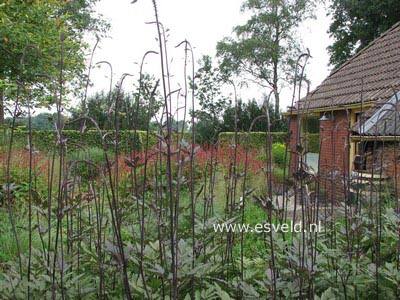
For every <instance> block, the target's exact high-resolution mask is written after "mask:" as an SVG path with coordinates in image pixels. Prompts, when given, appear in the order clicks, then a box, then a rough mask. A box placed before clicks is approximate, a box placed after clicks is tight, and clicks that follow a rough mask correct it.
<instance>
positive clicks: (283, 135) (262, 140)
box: [218, 132, 288, 148]
mask: <svg viewBox="0 0 400 300" xmlns="http://www.w3.org/2000/svg"><path fill="white" fill-rule="evenodd" d="M247 134H248V133H245V132H239V133H238V144H239V145H241V146H244V145H245V144H246V143H249V144H248V146H249V148H265V145H266V138H267V133H266V132H251V133H250V139H249V140H248V139H247ZM234 135H235V133H234V132H221V133H220V134H219V135H218V141H219V143H220V145H231V144H232V142H233V140H234ZM270 137H271V138H272V143H283V144H286V143H287V140H288V133H287V132H271V133H270Z"/></svg>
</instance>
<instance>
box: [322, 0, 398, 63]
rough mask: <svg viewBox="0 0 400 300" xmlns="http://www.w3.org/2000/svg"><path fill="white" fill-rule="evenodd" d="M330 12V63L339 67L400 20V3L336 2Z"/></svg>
mask: <svg viewBox="0 0 400 300" xmlns="http://www.w3.org/2000/svg"><path fill="white" fill-rule="evenodd" d="M329 13H330V14H331V15H332V18H333V21H332V23H331V25H330V27H329V33H330V35H331V36H332V37H333V39H334V42H333V44H332V45H331V46H329V47H328V50H329V53H330V63H331V64H332V65H333V66H336V67H338V66H339V65H341V64H342V63H344V62H346V61H347V60H348V59H349V58H350V57H351V56H353V55H354V54H356V53H357V52H358V51H360V50H361V49H362V48H364V47H365V46H367V45H368V44H369V43H370V42H372V41H373V40H374V39H375V38H377V37H378V36H379V35H380V34H381V33H383V32H385V31H386V30H388V29H389V28H390V27H391V26H392V25H393V24H395V23H396V22H399V21H400V1H398V0H380V1H376V0H333V1H332V2H331V5H330V9H329Z"/></svg>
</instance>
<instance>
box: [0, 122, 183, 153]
mask: <svg viewBox="0 0 400 300" xmlns="http://www.w3.org/2000/svg"><path fill="white" fill-rule="evenodd" d="M10 132H11V131H10V129H4V128H3V129H2V130H1V143H2V144H3V143H4V142H5V140H7V138H8V137H9V135H10ZM106 133H107V132H102V133H101V134H102V135H103V136H104V135H105V134H106ZM56 136H57V131H55V130H34V131H32V143H33V145H34V147H35V148H36V149H38V150H40V151H45V152H48V151H50V150H52V149H53V148H54V143H55V142H56ZM178 136H180V134H179V135H178V134H177V133H174V134H173V136H172V139H173V141H177V138H178ZM4 137H5V138H6V139H4ZM146 138H147V132H146V131H139V130H138V131H136V138H134V131H133V130H132V131H129V130H122V131H120V134H119V148H120V150H121V151H123V152H125V153H128V152H130V151H132V150H133V149H134V146H135V148H136V150H141V149H143V148H144V147H145V146H146ZM148 138H149V140H148V145H149V147H151V146H154V145H155V144H156V143H157V141H158V140H159V139H158V137H157V135H156V134H155V133H154V132H151V133H150V134H149V137H148ZM183 138H184V139H185V140H187V141H190V140H191V133H190V132H185V133H184V136H183ZM63 139H67V140H66V145H67V149H68V150H69V151H70V150H72V151H74V150H76V149H77V148H79V147H90V148H91V147H99V148H101V147H102V141H101V136H100V133H99V132H98V131H96V130H88V131H86V132H84V133H83V134H81V132H80V131H78V130H63ZM113 139H114V135H113V133H112V132H109V134H106V137H105V141H106V142H107V144H108V145H109V147H115V146H114V145H115V144H114V141H113ZM27 144H28V131H27V130H26V128H25V127H23V128H16V129H15V130H14V138H13V147H14V148H15V147H17V148H18V147H25V146H26V145H27ZM6 146H7V145H3V147H6Z"/></svg>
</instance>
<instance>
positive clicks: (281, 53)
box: [217, 0, 314, 118]
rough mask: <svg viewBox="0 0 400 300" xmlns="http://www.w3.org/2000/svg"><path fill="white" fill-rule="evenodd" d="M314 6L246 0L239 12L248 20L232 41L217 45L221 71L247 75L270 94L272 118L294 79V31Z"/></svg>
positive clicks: (306, 0) (302, 0) (305, 0)
mask: <svg viewBox="0 0 400 300" xmlns="http://www.w3.org/2000/svg"><path fill="white" fill-rule="evenodd" d="M313 7H314V1H311V0H246V1H245V2H244V3H243V5H242V11H248V12H250V13H251V17H250V19H249V20H248V21H247V23H246V24H244V25H240V26H237V27H235V28H234V29H233V32H234V34H235V35H236V37H235V38H224V39H223V40H222V41H220V42H219V43H218V44H217V56H218V57H220V58H221V68H222V69H223V70H224V71H226V72H228V73H231V72H233V73H235V74H237V75H244V74H246V75H250V77H251V79H252V80H253V81H255V82H256V83H257V84H259V85H261V86H262V87H266V88H268V89H270V90H271V91H272V93H273V96H274V97H273V98H274V101H275V118H277V117H278V115H279V92H280V89H281V87H282V85H283V82H284V81H288V80H289V79H290V78H291V77H293V73H294V65H295V61H296V59H297V56H298V55H299V53H300V45H299V42H298V40H297V39H296V35H295V32H294V31H295V29H296V28H297V27H298V26H299V24H300V23H301V22H302V21H303V20H305V19H306V18H309V17H311V16H312V9H313ZM282 79H283V82H282Z"/></svg>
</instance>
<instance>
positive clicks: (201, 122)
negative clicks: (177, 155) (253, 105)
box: [191, 56, 230, 144]
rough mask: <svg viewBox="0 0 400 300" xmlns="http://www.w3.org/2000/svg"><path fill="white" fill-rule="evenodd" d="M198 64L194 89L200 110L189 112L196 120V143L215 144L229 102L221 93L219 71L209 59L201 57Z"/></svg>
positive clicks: (221, 79)
mask: <svg viewBox="0 0 400 300" xmlns="http://www.w3.org/2000/svg"><path fill="white" fill-rule="evenodd" d="M199 64H200V68H199V70H197V72H196V75H195V83H194V89H195V97H196V98H197V99H198V101H199V104H200V109H197V110H195V111H192V112H191V114H194V117H195V118H196V121H195V130H196V143H198V144H203V143H215V142H216V141H217V138H218V133H219V132H220V131H221V127H222V123H221V119H222V114H223V112H224V111H225V109H227V107H228V106H229V104H230V101H229V100H228V99H227V98H226V97H225V96H223V94H222V92H221V87H222V83H223V78H222V76H221V73H220V71H219V69H218V68H216V67H214V66H213V62H212V59H211V57H210V56H203V57H202V58H201V60H200V61H199Z"/></svg>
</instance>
